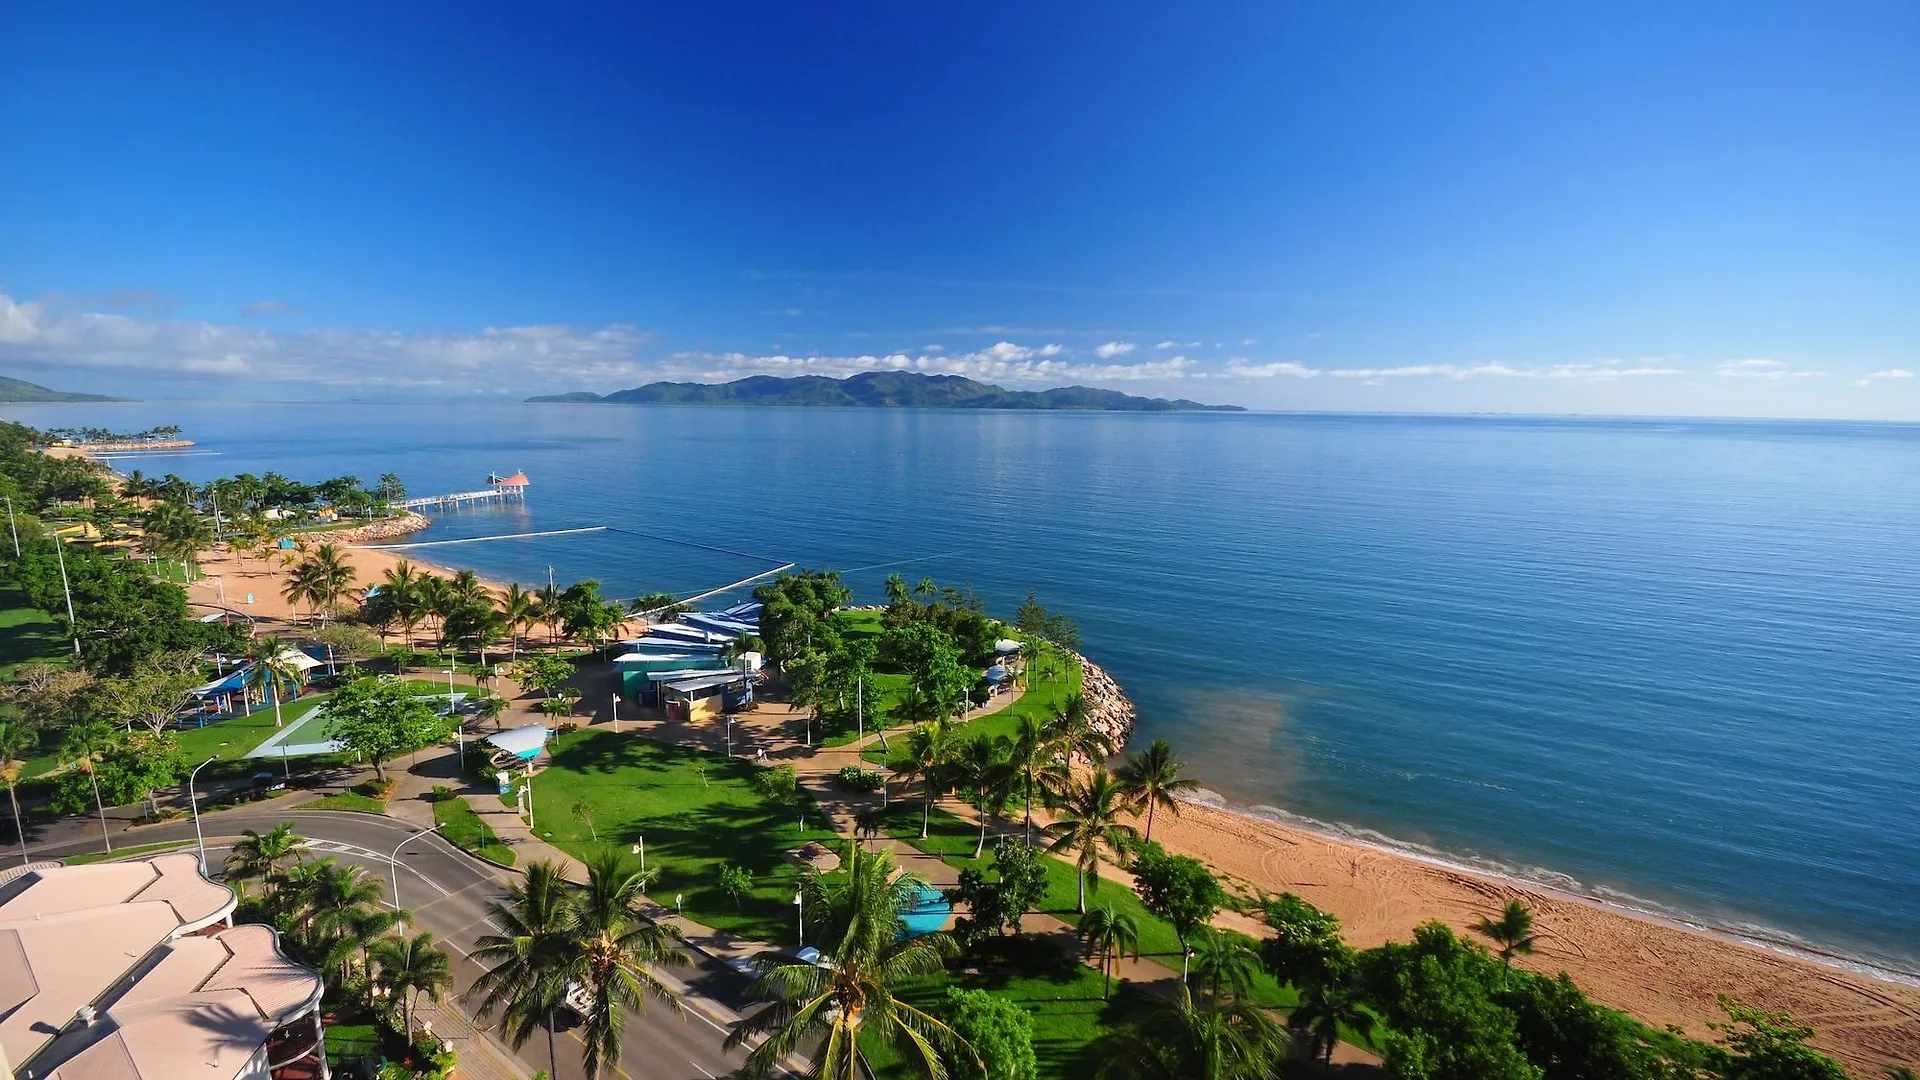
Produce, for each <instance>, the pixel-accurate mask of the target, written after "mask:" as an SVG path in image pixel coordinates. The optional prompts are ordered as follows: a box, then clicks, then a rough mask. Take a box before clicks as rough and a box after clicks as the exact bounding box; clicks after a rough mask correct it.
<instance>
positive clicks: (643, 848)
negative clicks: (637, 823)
mask: <svg viewBox="0 0 1920 1080" xmlns="http://www.w3.org/2000/svg"><path fill="white" fill-rule="evenodd" d="M633 853H634V854H635V855H638V856H640V872H641V873H642V874H644V873H646V872H647V838H646V837H644V836H636V837H634V838H633Z"/></svg>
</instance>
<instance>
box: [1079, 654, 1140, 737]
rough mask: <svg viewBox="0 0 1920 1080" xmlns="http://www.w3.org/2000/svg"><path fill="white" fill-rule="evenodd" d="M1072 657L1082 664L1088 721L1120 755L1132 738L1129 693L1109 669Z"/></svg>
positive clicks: (1081, 687) (1081, 682)
mask: <svg viewBox="0 0 1920 1080" xmlns="http://www.w3.org/2000/svg"><path fill="white" fill-rule="evenodd" d="M1072 656H1073V658H1074V659H1075V660H1077V661H1079V663H1080V692H1081V693H1082V694H1084V695H1085V696H1086V699H1087V718H1088V721H1089V722H1090V723H1091V724H1092V725H1093V727H1094V729H1095V730H1096V731H1099V732H1100V733H1101V734H1102V735H1105V736H1106V737H1107V741H1109V742H1111V743H1112V744H1113V751H1114V753H1116V754H1117V753H1119V752H1120V751H1121V750H1122V749H1124V748H1125V747H1126V745H1127V740H1128V739H1129V738H1131V737H1132V736H1133V702H1131V701H1129V700H1127V695H1126V692H1125V691H1123V690H1121V689H1120V684H1119V682H1117V681H1116V680H1115V679H1114V677H1113V676H1111V675H1109V674H1107V669H1106V668H1103V667H1101V666H1100V665H1099V664H1096V663H1094V662H1093V661H1091V660H1089V659H1087V658H1086V657H1084V656H1082V655H1080V654H1079V653H1073V654H1072Z"/></svg>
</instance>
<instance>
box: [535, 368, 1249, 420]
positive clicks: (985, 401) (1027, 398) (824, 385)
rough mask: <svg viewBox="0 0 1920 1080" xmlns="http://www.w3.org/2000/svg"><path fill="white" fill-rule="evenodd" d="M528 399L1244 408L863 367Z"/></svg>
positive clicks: (1108, 408) (930, 406)
mask: <svg viewBox="0 0 1920 1080" xmlns="http://www.w3.org/2000/svg"><path fill="white" fill-rule="evenodd" d="M527 401H528V403H530V404H547V405H552V404H589V403H590V404H597V405H601V404H603V405H855V406H866V407H874V408H921V409H1053V410H1065V409H1073V410H1086V411H1105V412H1245V411H1246V410H1245V409H1243V408H1241V407H1240V406H1238V405H1203V404H1201V403H1200V402H1197V401H1188V400H1187V399H1186V398H1174V399H1168V398H1148V397H1136V396H1134V395H1132V394H1123V393H1121V392H1120V391H1118V390H1101V389H1098V388H1096V387H1092V386H1062V387H1055V388H1054V389H1051V390H1008V389H1006V388H1004V387H999V386H993V385H991V384H989V383H983V382H976V381H974V380H972V379H969V378H966V377H965V376H962V375H924V374H921V373H919V372H914V371H867V372H862V373H861V374H858V375H852V376H849V377H847V378H845V379H835V378H830V377H828V376H825V375H799V376H794V377H791V378H780V377H778V376H773V375H754V376H751V377H749V378H745V379H737V380H735V381H733V382H727V383H696V382H654V383H648V384H647V385H645V386H638V387H634V388H633V389H631V390H619V391H615V392H614V393H611V394H604V395H603V394H594V393H588V392H586V391H579V390H576V391H574V392H572V393H567V394H543V395H540V396H538V397H530V398H528V399H527Z"/></svg>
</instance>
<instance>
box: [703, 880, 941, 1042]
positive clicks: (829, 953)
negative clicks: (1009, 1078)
mask: <svg viewBox="0 0 1920 1080" xmlns="http://www.w3.org/2000/svg"><path fill="white" fill-rule="evenodd" d="M895 872H896V867H895V866H894V861H893V855H892V854H891V853H890V852H884V851H878V852H876V851H867V850H865V849H862V848H860V847H857V846H852V847H849V848H848V850H847V861H846V863H845V864H843V866H842V868H841V870H840V871H838V872H836V873H833V874H828V875H810V876H808V877H807V878H806V880H805V881H804V882H803V883H802V886H801V888H802V890H803V892H804V894H805V896H806V900H807V910H808V911H810V912H813V913H815V914H814V919H813V921H814V924H815V926H816V930H817V933H819V935H820V939H821V940H823V941H828V942H831V943H832V944H831V945H830V946H829V947H828V948H826V949H825V950H824V952H825V956H824V958H823V959H822V961H821V962H820V963H818V964H815V963H808V962H806V961H802V960H799V959H797V958H794V957H779V958H773V959H768V960H764V961H763V962H762V967H761V969H760V979H759V981H758V983H756V984H755V990H756V992H757V993H758V994H760V995H761V996H765V997H770V998H772V999H773V1001H772V1002H771V1003H770V1004H767V1005H765V1006H763V1007H761V1008H760V1009H759V1010H758V1011H757V1012H755V1013H753V1014H752V1015H750V1016H747V1017H746V1018H744V1019H742V1020H741V1021H740V1022H739V1023H738V1024H736V1025H735V1026H734V1029H733V1032H732V1033H731V1034H729V1035H728V1036H727V1041H726V1044H725V1045H726V1048H727V1049H728V1050H732V1049H735V1048H737V1047H740V1046H744V1045H746V1044H747V1041H748V1040H749V1039H750V1038H752V1037H753V1036H754V1035H759V1034H764V1035H765V1036H766V1038H765V1040H763V1041H762V1042H761V1043H760V1045H759V1046H757V1047H755V1048H754V1049H753V1052H752V1053H750V1054H748V1055H747V1062H746V1065H745V1067H744V1068H743V1069H742V1070H741V1072H742V1073H743V1074H745V1075H746V1076H749V1077H764V1076H767V1075H770V1074H771V1073H773V1072H774V1070H775V1069H776V1068H777V1067H778V1066H779V1064H780V1062H782V1061H783V1060H785V1059H786V1057H787V1056H788V1055H789V1054H792V1053H795V1052H796V1051H798V1050H799V1049H800V1048H801V1047H802V1045H806V1046H809V1047H810V1048H811V1053H812V1055H813V1060H812V1067H811V1069H809V1070H808V1075H809V1076H811V1077H815V1078H817V1080H859V1078H860V1077H862V1076H865V1075H870V1073H868V1071H867V1070H866V1065H865V1062H864V1060H863V1059H862V1058H861V1055H860V1039H861V1037H862V1036H863V1035H867V1036H870V1037H872V1038H874V1039H876V1040H879V1041H883V1042H889V1043H893V1044H894V1045H896V1046H898V1047H900V1049H901V1051H902V1052H903V1053H904V1054H905V1055H906V1056H907V1057H908V1059H909V1060H912V1061H914V1062H915V1063H916V1066H917V1071H918V1072H920V1073H923V1074H924V1075H926V1076H927V1077H928V1078H929V1080H945V1077H946V1075H947V1069H946V1065H945V1063H944V1062H943V1061H942V1052H943V1051H946V1052H948V1053H954V1052H960V1053H965V1054H968V1055H972V1054H973V1050H972V1048H971V1047H968V1046H967V1045H966V1043H965V1042H964V1041H963V1040H961V1039H960V1038H959V1036H957V1035H955V1034H954V1032H953V1029H952V1028H949V1027H948V1026H947V1025H946V1024H944V1023H942V1022H941V1021H940V1020H939V1019H938V1018H937V1017H935V1016H933V1015H932V1014H931V1013H928V1012H925V1011H923V1010H921V1009H918V1008H916V1007H914V1006H913V1005H910V1004H908V1003H907V1002H906V1001H905V1000H903V998H902V997H901V996H900V995H901V993H902V991H903V990H905V989H906V988H907V987H908V986H910V985H913V984H914V983H916V982H918V981H919V980H921V979H922V978H923V977H925V976H927V975H930V974H932V973H934V972H937V971H939V970H941V968H942V966H943V964H944V962H945V960H946V959H947V957H949V956H952V955H953V954H954V953H955V952H957V951H958V950H957V949H956V948H955V947H954V944H953V942H952V940H951V939H950V938H948V937H947V935H945V934H942V933H933V934H924V935H921V936H919V937H907V936H905V924H904V923H903V922H902V921H901V918H900V914H901V912H903V911H906V910H908V909H909V908H910V907H911V906H912V904H913V903H914V900H915V897H916V896H917V895H918V890H919V889H920V881H919V879H918V878H915V877H913V876H912V875H910V874H901V875H899V876H898V877H896V876H895ZM763 955H766V954H763Z"/></svg>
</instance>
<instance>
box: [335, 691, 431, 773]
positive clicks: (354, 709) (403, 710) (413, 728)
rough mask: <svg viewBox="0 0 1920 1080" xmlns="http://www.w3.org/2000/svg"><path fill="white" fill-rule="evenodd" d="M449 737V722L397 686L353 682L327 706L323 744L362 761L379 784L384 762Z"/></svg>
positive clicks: (338, 692) (384, 769)
mask: <svg viewBox="0 0 1920 1080" xmlns="http://www.w3.org/2000/svg"><path fill="white" fill-rule="evenodd" d="M451 731H452V721H451V720H450V719H449V718H447V717H442V716H440V715H438V713H437V712H436V711H435V709H434V707H433V706H432V705H431V704H429V703H428V702H425V701H421V700H420V699H418V698H416V697H414V695H413V691H412V690H411V689H409V688H408V687H407V686H406V684H404V683H400V682H386V681H383V680H380V679H377V678H365V679H356V680H355V681H353V682H350V683H348V684H347V685H345V686H343V687H341V688H340V689H339V690H336V691H334V694H333V697H332V698H331V699H329V700H328V701H327V738H329V739H333V740H336V741H338V742H339V743H340V746H341V749H343V750H345V751H346V752H347V753H350V754H355V755H358V756H360V757H364V758H366V759H367V761H368V763H369V764H371V765H372V766H373V771H374V775H376V776H378V777H379V778H380V779H381V780H385V779H386V777H387V772H386V763H387V761H388V760H390V759H391V758H394V757H397V756H398V755H400V754H405V753H409V752H411V751H414V750H418V749H420V748H421V747H423V746H427V745H430V744H432V743H436V742H439V741H440V740H442V739H444V738H446V737H447V736H448V735H449V734H450V733H451Z"/></svg>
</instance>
